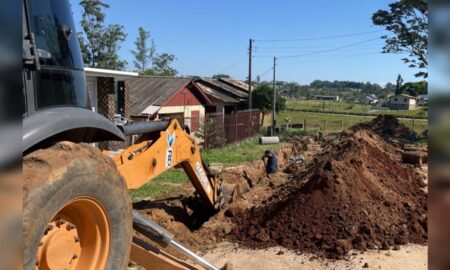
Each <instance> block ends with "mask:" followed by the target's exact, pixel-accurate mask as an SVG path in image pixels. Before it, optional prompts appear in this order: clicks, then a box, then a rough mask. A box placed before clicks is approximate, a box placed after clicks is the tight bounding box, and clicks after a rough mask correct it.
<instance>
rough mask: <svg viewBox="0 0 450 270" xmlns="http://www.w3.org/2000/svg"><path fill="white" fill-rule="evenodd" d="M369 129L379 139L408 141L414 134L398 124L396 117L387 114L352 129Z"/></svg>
mask: <svg viewBox="0 0 450 270" xmlns="http://www.w3.org/2000/svg"><path fill="white" fill-rule="evenodd" d="M360 128H363V129H367V128H369V129H371V130H373V131H375V132H376V133H377V134H378V135H380V136H381V137H390V138H398V139H408V138H410V137H411V136H413V135H414V132H413V131H412V130H411V129H409V128H408V127H406V126H405V125H403V124H402V123H400V121H399V120H398V118H397V117H395V116H393V115H388V114H384V115H383V114H380V115H378V116H377V117H376V118H374V119H372V120H371V121H369V122H365V123H361V124H358V125H355V126H354V127H353V128H352V129H354V130H356V129H360Z"/></svg>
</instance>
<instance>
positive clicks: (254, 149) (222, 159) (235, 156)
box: [202, 137, 287, 165]
mask: <svg viewBox="0 0 450 270" xmlns="http://www.w3.org/2000/svg"><path fill="white" fill-rule="evenodd" d="M286 145H287V144H286V143H280V144H277V145H271V146H267V145H259V143H258V137H254V138H250V139H247V140H244V141H242V142H239V143H236V144H232V145H228V146H225V147H222V148H216V149H210V150H204V151H202V156H203V158H204V159H205V160H206V161H208V162H211V163H222V164H227V165H231V164H236V163H240V162H246V161H252V160H256V159H259V158H260V157H261V156H262V154H263V153H264V150H266V149H267V148H271V149H272V150H276V149H279V148H282V147H284V146H286Z"/></svg>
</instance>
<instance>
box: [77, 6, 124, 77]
mask: <svg viewBox="0 0 450 270" xmlns="http://www.w3.org/2000/svg"><path fill="white" fill-rule="evenodd" d="M80 5H81V6H82V7H83V9H84V11H83V15H82V19H81V27H82V28H83V31H84V33H83V32H79V33H78V39H79V41H80V47H81V52H82V54H83V60H84V63H85V65H86V66H89V67H93V68H106V69H118V70H123V69H125V66H126V65H127V62H126V61H124V60H121V59H120V57H119V55H118V50H119V48H120V46H119V44H120V42H122V41H124V40H125V38H126V36H127V35H126V34H125V32H124V31H123V26H121V25H118V24H113V25H108V26H105V25H104V20H105V13H104V12H103V9H104V8H109V5H107V4H105V3H103V2H102V1H101V0H82V1H80Z"/></svg>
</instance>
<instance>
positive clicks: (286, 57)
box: [280, 37, 380, 59]
mask: <svg viewBox="0 0 450 270" xmlns="http://www.w3.org/2000/svg"><path fill="white" fill-rule="evenodd" d="M379 39H380V38H379V37H376V38H371V39H367V40H363V41H359V42H355V43H351V44H347V45H344V46H339V47H334V48H330V49H325V50H319V51H315V52H310V53H305V54H298V55H289V56H282V57H280V58H283V59H288V58H297V57H303V56H310V55H317V54H322V53H327V52H332V51H337V50H340V49H344V48H349V47H353V46H357V45H360V44H365V43H369V42H372V41H375V40H379Z"/></svg>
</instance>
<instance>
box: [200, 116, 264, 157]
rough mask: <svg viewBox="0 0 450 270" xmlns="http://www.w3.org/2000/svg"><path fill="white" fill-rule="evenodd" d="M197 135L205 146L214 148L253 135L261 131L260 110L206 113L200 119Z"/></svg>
mask: <svg viewBox="0 0 450 270" xmlns="http://www.w3.org/2000/svg"><path fill="white" fill-rule="evenodd" d="M200 122H201V123H200V127H199V129H198V130H197V133H196V135H197V136H198V137H200V138H201V139H202V140H203V142H202V144H203V147H204V148H214V147H218V146H223V145H225V144H230V143H234V142H237V141H241V140H243V139H245V138H248V137H252V136H254V135H256V134H258V133H259V131H260V112H259V110H246V111H238V112H235V113H232V114H225V115H224V114H222V113H211V114H206V115H205V117H204V118H203V119H202V120H201V121H200Z"/></svg>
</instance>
